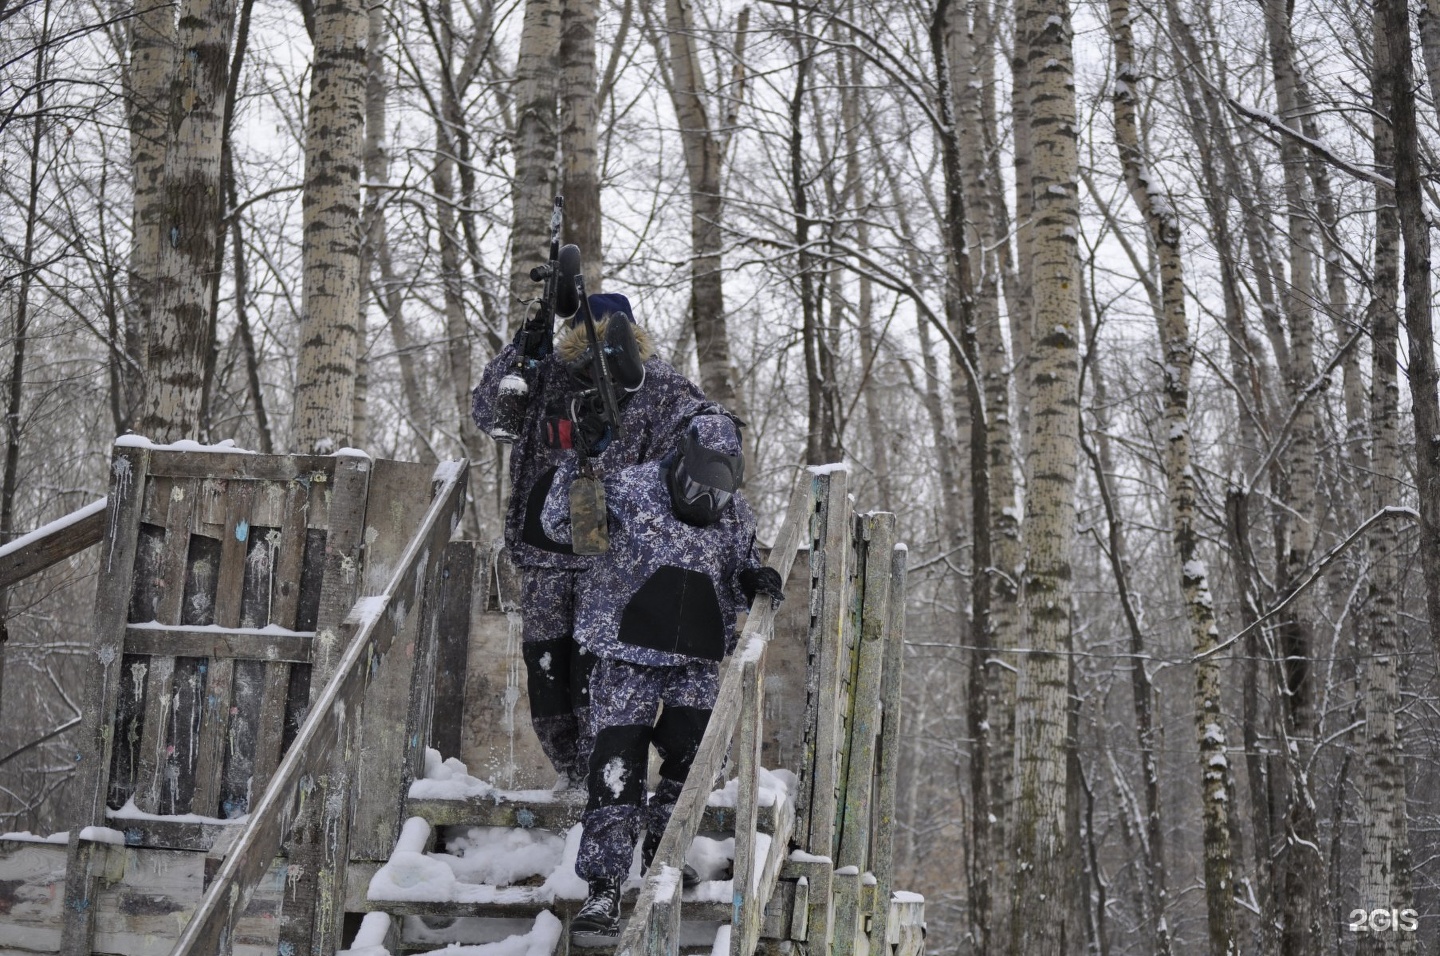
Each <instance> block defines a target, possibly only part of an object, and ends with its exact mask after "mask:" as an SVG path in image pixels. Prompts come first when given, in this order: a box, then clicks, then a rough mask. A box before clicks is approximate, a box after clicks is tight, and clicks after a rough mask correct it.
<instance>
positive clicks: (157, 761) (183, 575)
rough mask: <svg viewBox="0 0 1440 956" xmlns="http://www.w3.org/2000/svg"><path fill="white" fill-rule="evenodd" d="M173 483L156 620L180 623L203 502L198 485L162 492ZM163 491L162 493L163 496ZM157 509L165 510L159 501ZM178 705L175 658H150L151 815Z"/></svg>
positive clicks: (143, 739)
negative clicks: (194, 531) (193, 524)
mask: <svg viewBox="0 0 1440 956" xmlns="http://www.w3.org/2000/svg"><path fill="white" fill-rule="evenodd" d="M167 484H168V485H169V488H170V491H169V494H168V496H167V497H168V499H169V506H168V508H167V510H166V513H165V541H164V545H163V547H162V549H161V553H160V566H159V568H158V573H157V575H156V578H157V580H156V582H155V584H156V585H158V597H157V601H156V605H155V620H156V621H157V622H159V623H161V624H172V625H174V624H179V623H180V618H181V615H182V613H183V612H184V597H185V582H186V579H187V577H188V575H187V562H188V559H189V557H190V527H191V521H192V519H193V517H194V514H195V506H196V504H197V503H198V500H197V499H198V497H199V494H198V492H199V484H198V483H197V482H195V481H181V482H174V483H168V482H163V481H156V482H155V485H156V488H157V489H159V488H163V487H165V486H166V485H167ZM158 495H159V491H158V490H157V498H158ZM156 507H157V508H158V507H159V504H158V501H157V504H156ZM174 706H175V655H174V653H173V652H162V653H161V654H158V655H156V656H154V657H152V658H151V659H150V663H149V665H148V669H147V672H146V678H145V716H144V718H143V719H142V722H141V725H140V749H139V762H138V766H137V767H136V773H135V805H136V806H138V807H139V808H140V809H141V810H144V811H145V812H146V813H160V812H161V799H162V790H163V788H164V785H165V778H166V770H167V765H168V764H169V763H170V762H171V761H172V760H173V758H174V753H173V751H172V749H171V741H172V740H173V737H172V735H171V734H170V732H169V731H170V725H171V719H172V715H173V714H174V710H173V708H174Z"/></svg>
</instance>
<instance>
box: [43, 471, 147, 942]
mask: <svg viewBox="0 0 1440 956" xmlns="http://www.w3.org/2000/svg"><path fill="white" fill-rule="evenodd" d="M148 468H149V454H148V452H146V451H145V450H144V449H141V448H131V447H122V446H116V448H115V453H114V456H113V457H112V458H111V461H110V493H109V496H108V500H109V502H110V509H109V511H108V512H107V523H106V526H105V538H104V540H103V542H102V546H101V551H100V578H99V581H98V582H97V583H96V587H95V613H94V616H93V617H92V619H91V620H92V622H93V626H94V640H93V643H92V644H91V648H92V650H91V655H92V656H91V657H90V659H89V660H88V661H87V664H88V667H89V674H88V675H87V677H86V679H85V686H84V688H83V690H82V692H81V705H80V712H81V714H82V716H83V718H84V721H85V723H84V725H83V727H84V730H83V731H82V733H81V734H80V738H79V741H78V743H77V748H76V749H77V750H78V753H77V755H76V768H75V775H74V777H73V778H72V779H73V781H74V782H73V783H72V784H71V787H72V788H73V789H72V790H71V791H70V792H71V793H72V794H74V795H75V802H76V826H75V830H74V832H75V833H76V834H77V835H78V833H79V830H80V829H81V828H82V827H84V826H98V825H102V824H103V823H104V820H105V795H106V790H107V781H108V778H109V772H110V756H111V750H112V747H113V745H114V719H115V704H116V700H117V698H118V697H119V693H120V679H121V673H120V661H121V656H122V654H123V648H124V640H125V635H124V628H125V621H126V617H127V614H128V612H129V609H130V586H131V583H132V581H133V579H134V574H135V547H136V543H137V538H138V531H139V525H140V510H141V507H142V505H143V504H144V500H145V476H146V472H147V469H148ZM88 852H89V851H88V850H83V849H82V846H81V844H80V842H79V841H78V840H74V841H72V842H71V844H70V848H69V850H68V853H67V862H66V881H65V923H64V928H63V931H62V939H63V943H62V948H63V950H64V952H67V953H88V952H90V949H91V946H90V944H91V940H92V938H93V931H94V919H95V909H96V907H95V906H94V905H93V904H94V902H95V896H96V886H95V881H94V880H93V879H91V873H90V866H89V862H88V860H86V859H82V857H83V856H85V855H86V854H88Z"/></svg>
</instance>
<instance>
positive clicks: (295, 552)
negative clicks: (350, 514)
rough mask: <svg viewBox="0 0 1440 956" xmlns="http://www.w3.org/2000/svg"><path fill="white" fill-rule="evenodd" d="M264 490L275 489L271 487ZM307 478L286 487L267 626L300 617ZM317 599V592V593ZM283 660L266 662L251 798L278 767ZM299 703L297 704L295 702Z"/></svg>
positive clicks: (286, 669) (284, 704) (308, 645)
mask: <svg viewBox="0 0 1440 956" xmlns="http://www.w3.org/2000/svg"><path fill="white" fill-rule="evenodd" d="M266 487H267V488H276V487H278V486H277V485H274V484H269V485H267V486H266ZM312 487H313V484H312V482H310V481H309V480H300V479H294V480H291V481H289V482H287V483H286V484H285V486H284V503H283V505H282V512H281V516H280V541H279V544H278V545H277V546H276V554H275V556H274V559H273V561H274V563H273V565H272V568H273V572H274V586H273V587H272V588H270V608H269V618H268V620H269V624H270V625H271V626H274V627H280V628H286V629H290V628H294V627H295V626H296V622H297V620H298V619H299V617H300V598H301V581H302V580H303V577H304V567H305V551H306V549H305V542H306V539H307V537H308V527H307V523H306V519H307V517H308V511H309V504H310V498H311V490H312ZM316 597H317V599H318V594H317V595H316ZM302 640H303V642H304V644H305V659H304V661H295V663H305V664H308V663H309V662H310V652H311V650H312V648H313V641H314V632H313V631H310V632H306V636H305V637H304V638H302ZM285 660H286V658H283V657H282V658H276V659H267V663H266V664H265V678H264V686H263V688H262V690H261V696H260V715H259V718H258V719H259V727H258V730H257V734H256V738H255V756H254V763H253V765H252V767H251V780H250V793H251V797H252V799H253V797H254V796H255V795H257V794H261V793H264V792H265V787H266V786H267V785H268V784H269V783H270V778H271V776H273V775H274V773H275V768H276V767H277V766H279V764H280V750H281V745H282V743H283V741H284V737H285V723H286V714H287V712H288V710H289V703H290V693H289V691H290V676H291V669H290V665H289V664H288V663H285ZM297 703H298V702H297Z"/></svg>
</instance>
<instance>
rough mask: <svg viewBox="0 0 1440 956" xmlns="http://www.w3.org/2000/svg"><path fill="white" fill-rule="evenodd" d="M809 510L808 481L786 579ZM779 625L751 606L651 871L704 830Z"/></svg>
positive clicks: (778, 550)
mask: <svg viewBox="0 0 1440 956" xmlns="http://www.w3.org/2000/svg"><path fill="white" fill-rule="evenodd" d="M810 512H811V504H810V496H809V494H807V493H806V489H805V488H804V487H803V485H797V487H796V489H795V492H794V494H792V495H791V497H790V508H789V510H788V511H787V512H786V516H785V521H784V523H783V524H782V525H781V526H780V533H779V535H777V537H776V541H775V546H774V548H773V549H772V551H771V553H770V560H769V565H770V567H773V568H775V570H777V571H779V572H780V578H781V580H784V579H785V577H786V576H787V575H788V574H789V573H790V566H791V564H793V563H794V561H795V551H796V548H797V547H798V545H799V542H800V540H801V536H802V535H803V534H804V533H805V530H806V529H805V524H806V521H807V518H808V516H809V514H810ZM774 626H775V608H774V607H773V606H771V605H770V604H769V603H768V602H759V606H757V607H754V608H751V610H750V614H749V616H748V617H747V618H746V620H745V628H744V630H743V631H742V632H741V634H740V640H739V643H738V645H737V646H738V648H739V650H738V651H737V652H736V653H735V654H734V655H733V656H732V657H731V661H730V664H729V666H727V667H726V669H725V673H724V675H723V677H722V678H721V681H720V692H719V695H718V696H717V698H716V701H715V707H714V709H713V710H712V711H711V713H710V723H709V724H708V726H707V727H706V729H705V736H704V738H703V739H702V740H701V741H700V748H699V750H698V752H697V753H696V755H695V760H694V761H693V762H692V763H691V765H690V774H689V776H688V777H687V779H686V781H685V787H684V789H683V790H681V791H680V798H679V799H678V800H677V801H676V803H675V810H674V811H673V813H672V814H671V816H670V824H669V826H667V827H666V828H665V834H664V836H662V837H661V838H660V846H659V847H658V848H657V849H656V851H655V860H654V863H653V864H652V867H653V869H652V872H657V873H658V872H659V868H660V867H663V866H671V867H677V868H678V866H679V864H680V861H681V859H682V856H683V854H684V851H685V849H686V848H688V847H689V846H690V841H692V840H693V839H694V838H695V834H696V833H697V832H698V830H699V827H700V821H701V817H702V811H703V807H704V805H705V800H706V798H707V797H708V796H709V792H710V783H711V781H713V780H714V779H715V777H716V775H717V774H718V773H719V772H720V767H721V765H722V764H723V763H724V761H725V755H726V752H727V751H728V750H729V749H730V742H731V738H732V737H733V735H734V733H735V724H736V721H737V719H738V717H739V712H740V705H741V700H740V697H741V686H740V685H741V680H742V675H741V669H742V661H743V660H744V657H745V650H746V648H748V647H749V646H750V642H751V641H760V642H761V643H763V642H764V641H766V640H767V639H768V638H769V636H770V634H771V633H772V631H773V628H774ZM655 889H656V886H655V880H654V879H653V878H647V879H646V880H645V882H644V884H643V886H642V887H641V891H640V896H639V899H638V900H637V901H636V904H635V912H634V914H633V915H632V917H631V919H630V922H629V923H628V924H627V925H626V927H625V929H624V930H622V931H621V933H620V939H619V942H618V943H617V945H616V947H615V952H616V953H618V954H620V956H638V954H640V953H642V952H644V942H643V934H644V927H645V926H646V924H647V921H648V919H649V911H650V907H651V906H653V905H654V893H655Z"/></svg>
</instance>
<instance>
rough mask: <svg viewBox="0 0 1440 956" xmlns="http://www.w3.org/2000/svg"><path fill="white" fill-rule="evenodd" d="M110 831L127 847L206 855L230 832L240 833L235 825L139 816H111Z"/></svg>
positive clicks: (238, 825)
mask: <svg viewBox="0 0 1440 956" xmlns="http://www.w3.org/2000/svg"><path fill="white" fill-rule="evenodd" d="M109 826H110V828H111V829H114V830H119V831H120V832H121V833H123V834H124V835H125V845H126V846H136V847H151V848H154V849H168V850H188V851H190V852H192V853H206V852H208V851H209V850H210V849H211V848H212V847H214V846H215V844H216V842H217V841H222V842H223V840H224V838H225V835H226V834H227V833H229V834H234V833H237V832H239V829H240V826H241V825H240V824H236V823H221V822H219V821H216V822H215V823H191V822H184V823H181V822H178V821H176V820H146V819H141V818H139V817H111V818H110V820H109Z"/></svg>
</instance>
